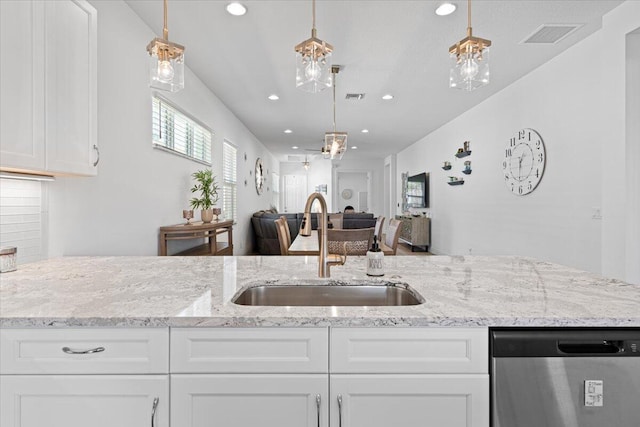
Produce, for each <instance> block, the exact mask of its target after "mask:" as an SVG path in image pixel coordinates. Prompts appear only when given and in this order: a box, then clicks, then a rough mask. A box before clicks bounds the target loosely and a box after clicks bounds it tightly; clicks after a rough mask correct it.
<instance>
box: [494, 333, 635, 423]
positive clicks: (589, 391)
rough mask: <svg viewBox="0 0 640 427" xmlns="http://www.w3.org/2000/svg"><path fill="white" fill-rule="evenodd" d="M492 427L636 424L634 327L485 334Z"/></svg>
mask: <svg viewBox="0 0 640 427" xmlns="http://www.w3.org/2000/svg"><path fill="white" fill-rule="evenodd" d="M491 353H492V358H491V399H492V400H491V419H492V426H493V427H639V426H640V328H606V329H591V328H581V329H564V328H544V329H533V328H526V329H525V328H523V329H515V328H504V329H492V330H491Z"/></svg>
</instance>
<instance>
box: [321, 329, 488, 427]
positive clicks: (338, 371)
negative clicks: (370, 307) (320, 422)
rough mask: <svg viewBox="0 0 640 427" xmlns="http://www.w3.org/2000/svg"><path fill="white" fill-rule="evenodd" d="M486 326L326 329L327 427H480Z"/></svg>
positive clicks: (484, 411) (484, 413) (483, 424)
mask: <svg viewBox="0 0 640 427" xmlns="http://www.w3.org/2000/svg"><path fill="white" fill-rule="evenodd" d="M488 338H489V337H488V331H487V329H486V328H335V329H332V330H331V358H330V366H331V379H330V382H331V422H330V425H331V426H337V427H339V426H343V425H344V426H347V427H378V426H379V427H388V426H390V425H397V426H402V427H440V426H447V427H488V426H489V373H488V366H489V364H488V353H489V351H488V350H489V349H488Z"/></svg>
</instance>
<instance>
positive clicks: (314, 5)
mask: <svg viewBox="0 0 640 427" xmlns="http://www.w3.org/2000/svg"><path fill="white" fill-rule="evenodd" d="M311 8H312V10H313V12H312V17H313V20H312V24H311V29H312V31H315V29H316V0H311Z"/></svg>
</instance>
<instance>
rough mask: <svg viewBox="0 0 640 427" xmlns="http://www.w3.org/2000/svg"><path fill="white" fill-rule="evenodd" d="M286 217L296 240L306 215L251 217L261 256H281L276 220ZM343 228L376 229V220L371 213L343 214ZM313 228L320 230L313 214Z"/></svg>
mask: <svg viewBox="0 0 640 427" xmlns="http://www.w3.org/2000/svg"><path fill="white" fill-rule="evenodd" d="M281 216H284V217H286V218H287V224H288V225H289V231H290V232H291V240H293V239H295V238H296V236H297V235H298V231H299V230H300V225H301V224H302V218H303V217H304V214H303V213H302V212H300V213H274V212H273V211H259V212H256V213H254V214H253V216H252V217H251V225H252V226H253V234H254V238H255V241H254V246H253V247H254V248H255V252H257V253H259V254H260V255H280V243H279V242H278V232H277V231H276V224H275V222H274V221H275V220H276V219H278V218H280V217H281ZM342 216H343V218H342V228H345V229H346V228H369V227H375V225H376V219H375V218H374V217H373V214H371V213H345V214H342ZM311 228H312V229H314V230H316V229H317V228H318V218H317V214H311Z"/></svg>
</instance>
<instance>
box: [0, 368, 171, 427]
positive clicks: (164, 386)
mask: <svg viewBox="0 0 640 427" xmlns="http://www.w3.org/2000/svg"><path fill="white" fill-rule="evenodd" d="M1 378H2V379H1V381H0V425H1V426H3V427H4V426H6V427H42V426H47V427H87V426H91V427H114V426H118V427H142V426H148V427H168V425H169V423H168V421H169V416H168V415H169V380H168V377H167V376H166V375H148V376H143V375H131V376H120V375H3V376H2V377H1ZM156 399H157V400H156ZM154 403H155V414H154ZM152 415H153V422H152Z"/></svg>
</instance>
